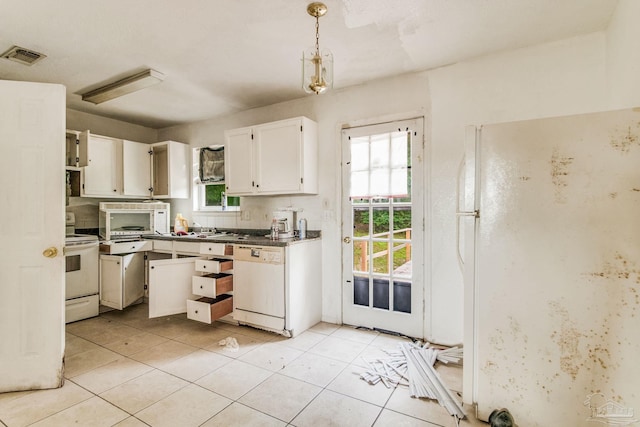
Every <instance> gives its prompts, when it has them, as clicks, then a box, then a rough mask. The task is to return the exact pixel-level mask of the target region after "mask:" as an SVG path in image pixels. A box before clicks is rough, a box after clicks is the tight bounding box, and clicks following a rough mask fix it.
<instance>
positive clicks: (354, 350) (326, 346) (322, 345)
mask: <svg viewBox="0 0 640 427" xmlns="http://www.w3.org/2000/svg"><path fill="white" fill-rule="evenodd" d="M366 347H367V346H366V344H362V343H359V342H354V341H350V340H345V339H342V338H335V337H334V336H333V335H332V336H329V337H327V338H326V339H324V340H322V341H320V342H319V343H318V344H316V345H314V346H313V347H311V348H310V349H309V352H310V353H314V354H318V355H320V356H325V357H329V358H331V359H336V360H340V361H341V362H345V363H351V362H353V360H355V358H356V357H358V355H359V354H360V353H361V352H362V351H363V350H364V349H365V348H366Z"/></svg>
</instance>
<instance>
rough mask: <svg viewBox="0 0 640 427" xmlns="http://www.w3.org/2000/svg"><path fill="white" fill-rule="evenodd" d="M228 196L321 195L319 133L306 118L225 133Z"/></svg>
mask: <svg viewBox="0 0 640 427" xmlns="http://www.w3.org/2000/svg"><path fill="white" fill-rule="evenodd" d="M225 184H226V187H227V194H229V195H234V196H235V195H262V194H264V195H277V194H317V193H318V130H317V124H316V123H315V122H313V121H312V120H310V119H308V118H306V117H296V118H293V119H287V120H280V121H277V122H271V123H265V124H261V125H256V126H252V127H247V128H241V129H233V130H229V131H226V132H225Z"/></svg>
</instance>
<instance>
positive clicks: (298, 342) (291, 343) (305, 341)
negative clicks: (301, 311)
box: [278, 331, 327, 351]
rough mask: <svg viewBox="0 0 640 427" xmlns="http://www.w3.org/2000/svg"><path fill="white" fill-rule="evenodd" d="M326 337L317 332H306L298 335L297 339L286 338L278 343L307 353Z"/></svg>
mask: <svg viewBox="0 0 640 427" xmlns="http://www.w3.org/2000/svg"><path fill="white" fill-rule="evenodd" d="M326 337H327V336H326V335H324V334H320V333H317V332H311V331H304V332H303V333H301V334H300V335H297V336H296V337H295V338H288V339H287V338H284V339H282V340H279V341H278V342H279V343H280V344H283V345H286V346H287V347H293V348H295V349H298V350H301V351H307V350H309V349H310V348H311V347H313V346H314V345H316V344H318V343H319V342H320V341H322V340H323V339H325V338H326Z"/></svg>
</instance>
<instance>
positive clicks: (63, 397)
mask: <svg viewBox="0 0 640 427" xmlns="http://www.w3.org/2000/svg"><path fill="white" fill-rule="evenodd" d="M11 394H12V397H11V398H10V399H2V400H0V419H1V420H2V422H4V423H5V424H6V425H7V426H11V427H13V426H26V425H29V424H32V423H34V422H36V421H39V420H41V419H43V418H46V417H49V416H51V415H54V414H56V413H57V412H59V411H62V410H65V409H67V408H69V407H71V406H73V405H76V404H78V403H80V402H83V401H85V400H88V399H90V398H91V397H92V396H93V395H92V394H91V393H89V392H88V391H86V390H84V389H83V388H81V387H78V386H77V385H76V384H74V383H72V382H71V381H66V382H65V383H64V386H63V387H61V388H55V389H51V390H37V391H27V392H21V393H16V394H13V393H11Z"/></svg>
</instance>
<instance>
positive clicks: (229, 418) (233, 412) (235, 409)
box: [202, 402, 287, 427]
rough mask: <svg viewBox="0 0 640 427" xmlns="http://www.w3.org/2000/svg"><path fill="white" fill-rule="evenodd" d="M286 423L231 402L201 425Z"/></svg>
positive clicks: (228, 426) (271, 426) (275, 426)
mask: <svg viewBox="0 0 640 427" xmlns="http://www.w3.org/2000/svg"><path fill="white" fill-rule="evenodd" d="M286 425H287V423H285V422H283V421H280V420H278V419H276V418H273V417H270V416H269V415H266V414H263V413H262V412H259V411H256V410H255V409H251V408H249V407H248V406H244V405H241V404H240V403H235V402H234V403H233V404H231V405H229V406H227V407H226V408H224V409H223V410H222V412H220V413H219V414H217V415H216V416H214V417H213V418H211V419H210V420H209V421H207V422H206V423H204V424H202V427H246V426H251V427H280V426H286Z"/></svg>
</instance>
